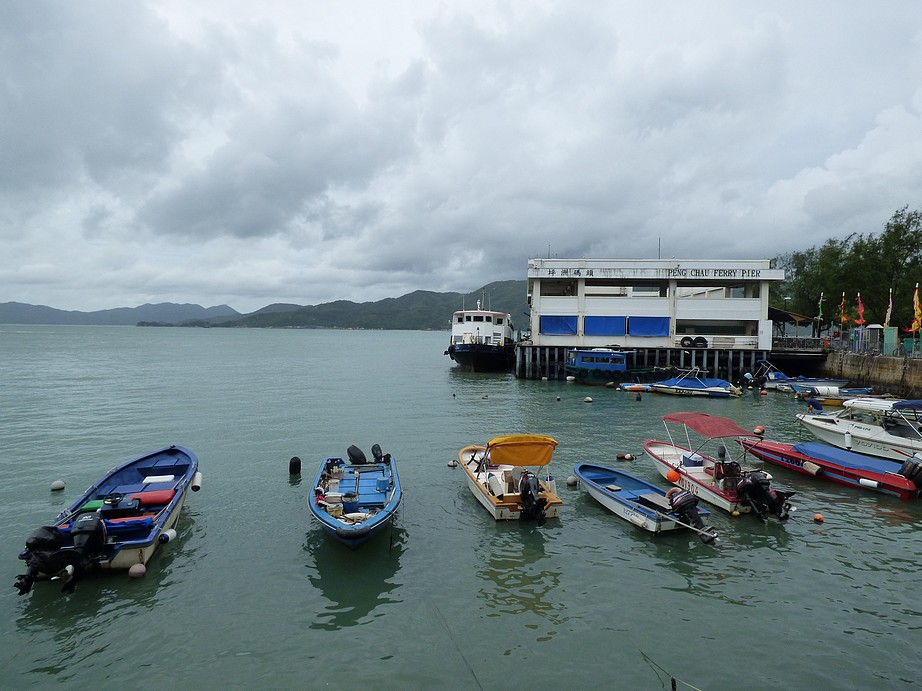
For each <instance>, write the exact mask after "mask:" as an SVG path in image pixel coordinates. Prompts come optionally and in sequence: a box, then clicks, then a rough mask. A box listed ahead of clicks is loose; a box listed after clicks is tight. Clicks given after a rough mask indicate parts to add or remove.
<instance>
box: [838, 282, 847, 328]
mask: <svg viewBox="0 0 922 691" xmlns="http://www.w3.org/2000/svg"><path fill="white" fill-rule="evenodd" d="M839 321H840V322H841V323H843V324H847V323H848V317H846V316H845V291H844V290H843V291H842V302H841V304H840V305H839Z"/></svg>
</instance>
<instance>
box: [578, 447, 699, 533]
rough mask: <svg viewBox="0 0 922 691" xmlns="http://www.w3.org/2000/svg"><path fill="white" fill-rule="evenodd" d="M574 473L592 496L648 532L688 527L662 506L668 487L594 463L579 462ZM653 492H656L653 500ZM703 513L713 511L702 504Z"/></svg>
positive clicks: (613, 511) (619, 515) (617, 514)
mask: <svg viewBox="0 0 922 691" xmlns="http://www.w3.org/2000/svg"><path fill="white" fill-rule="evenodd" d="M573 473H574V474H575V475H576V477H577V479H578V480H579V481H580V483H581V484H582V486H583V487H584V488H585V489H586V492H587V493H588V494H589V496H590V497H592V498H593V499H595V500H596V501H597V502H599V504H601V505H602V506H604V507H605V508H606V509H608V510H609V511H611V512H612V513H613V514H615V515H616V516H618V517H619V518H622V519H623V520H625V521H627V522H628V523H630V524H631V525H634V526H637V527H638V528H641V529H643V530H646V531H647V532H650V533H653V534H658V533H663V532H670V531H673V530H681V529H687V528H688V527H689V526H687V525H685V524H684V523H682V522H681V521H679V519H678V517H677V516H674V515H671V514H670V513H669V512H668V510H667V509H665V508H664V507H661V506H658V503H659V502H664V503H667V504H668V502H667V501H666V499H665V497H666V492H665V490H663V489H661V488H659V487H657V486H656V485H652V484H650V483H648V482H646V481H644V480H641V479H640V478H638V477H635V476H633V475H630V474H628V473H624V472H621V471H618V470H615V469H613V468H608V467H606V466H599V465H595V464H592V463H578V464H577V465H576V466H574V468H573ZM649 495H654V497H653V498H654V499H656V498H659V499H658V501H656V502H654V501H651V500H650V498H648V497H649ZM698 514H699V516H707V515H708V514H709V512H708V511H707V510H705V509H701V508H698Z"/></svg>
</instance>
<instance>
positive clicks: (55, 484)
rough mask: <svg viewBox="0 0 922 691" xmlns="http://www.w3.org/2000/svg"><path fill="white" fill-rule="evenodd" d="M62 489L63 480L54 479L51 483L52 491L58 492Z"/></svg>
mask: <svg viewBox="0 0 922 691" xmlns="http://www.w3.org/2000/svg"><path fill="white" fill-rule="evenodd" d="M62 489H64V480H55V481H54V482H52V483H51V491H52V492H60V491H61V490H62Z"/></svg>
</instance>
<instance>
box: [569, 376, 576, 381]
mask: <svg viewBox="0 0 922 691" xmlns="http://www.w3.org/2000/svg"><path fill="white" fill-rule="evenodd" d="M567 381H576V377H574V376H573V375H570V376H568V377H567Z"/></svg>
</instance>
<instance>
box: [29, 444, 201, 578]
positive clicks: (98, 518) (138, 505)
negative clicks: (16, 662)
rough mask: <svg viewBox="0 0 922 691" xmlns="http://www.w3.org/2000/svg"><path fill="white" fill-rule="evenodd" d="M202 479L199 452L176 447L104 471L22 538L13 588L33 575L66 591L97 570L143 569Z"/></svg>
mask: <svg viewBox="0 0 922 691" xmlns="http://www.w3.org/2000/svg"><path fill="white" fill-rule="evenodd" d="M201 484H202V475H201V473H200V472H199V470H198V458H197V457H196V455H195V454H194V453H192V452H191V451H189V449H185V448H183V447H181V446H168V447H166V448H163V449H160V450H159V451H154V452H153V453H149V454H147V455H145V456H141V457H140V458H136V459H134V460H133V461H128V462H127V463H124V464H122V465H120V466H118V467H116V468H114V469H113V470H110V471H109V472H108V473H106V475H104V476H103V478H102V479H101V480H99V482H97V483H96V484H95V485H93V486H92V487H90V488H89V489H88V490H86V492H84V493H83V496H81V497H80V498H79V499H78V500H77V501H75V502H74V503H73V504H71V505H70V506H69V507H68V508H67V509H66V510H65V511H62V512H61V513H60V514H58V516H57V517H56V518H55V519H54V521H53V522H52V523H51V524H50V525H46V526H43V527H41V528H39V529H38V530H36V531H35V532H34V533H33V534H32V535H31V537H29V539H28V540H27V541H26V549H25V551H23V552H22V553H21V554H20V555H19V558H20V559H22V560H23V561H25V562H26V565H27V566H28V571H27V572H26V573H25V574H22V575H20V576H19V577H18V579H17V581H16V584H15V585H16V588H18V589H19V594H20V595H25V594H26V593H27V592H29V590H31V588H32V584H33V582H34V581H35V580H36V579H37V578H53V579H60V580H61V582H62V583H63V584H64V592H72V591H73V589H74V585H75V583H76V581H77V580H78V579H79V578H81V577H82V576H84V575H86V574H89V573H92V572H95V571H102V570H127V571H129V573H131V574H132V575H134V574H138V573H143V569H140V571H138V568H139V565H140V566H143V565H144V564H146V563H147V561H148V560H149V559H150V558H151V556H152V555H153V554H154V552H155V551H156V550H157V548H158V547H159V546H160V545H161V544H163V543H166V542H169V541H170V540H172V539H173V538H175V537H176V530H175V529H174V526H175V525H176V520H177V519H178V518H179V513H180V511H181V510H182V507H183V504H184V503H185V500H186V494H187V492H188V490H189V489H192V490H193V491H197V490H198V489H199V488H200V487H201ZM133 569H134V570H133Z"/></svg>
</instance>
